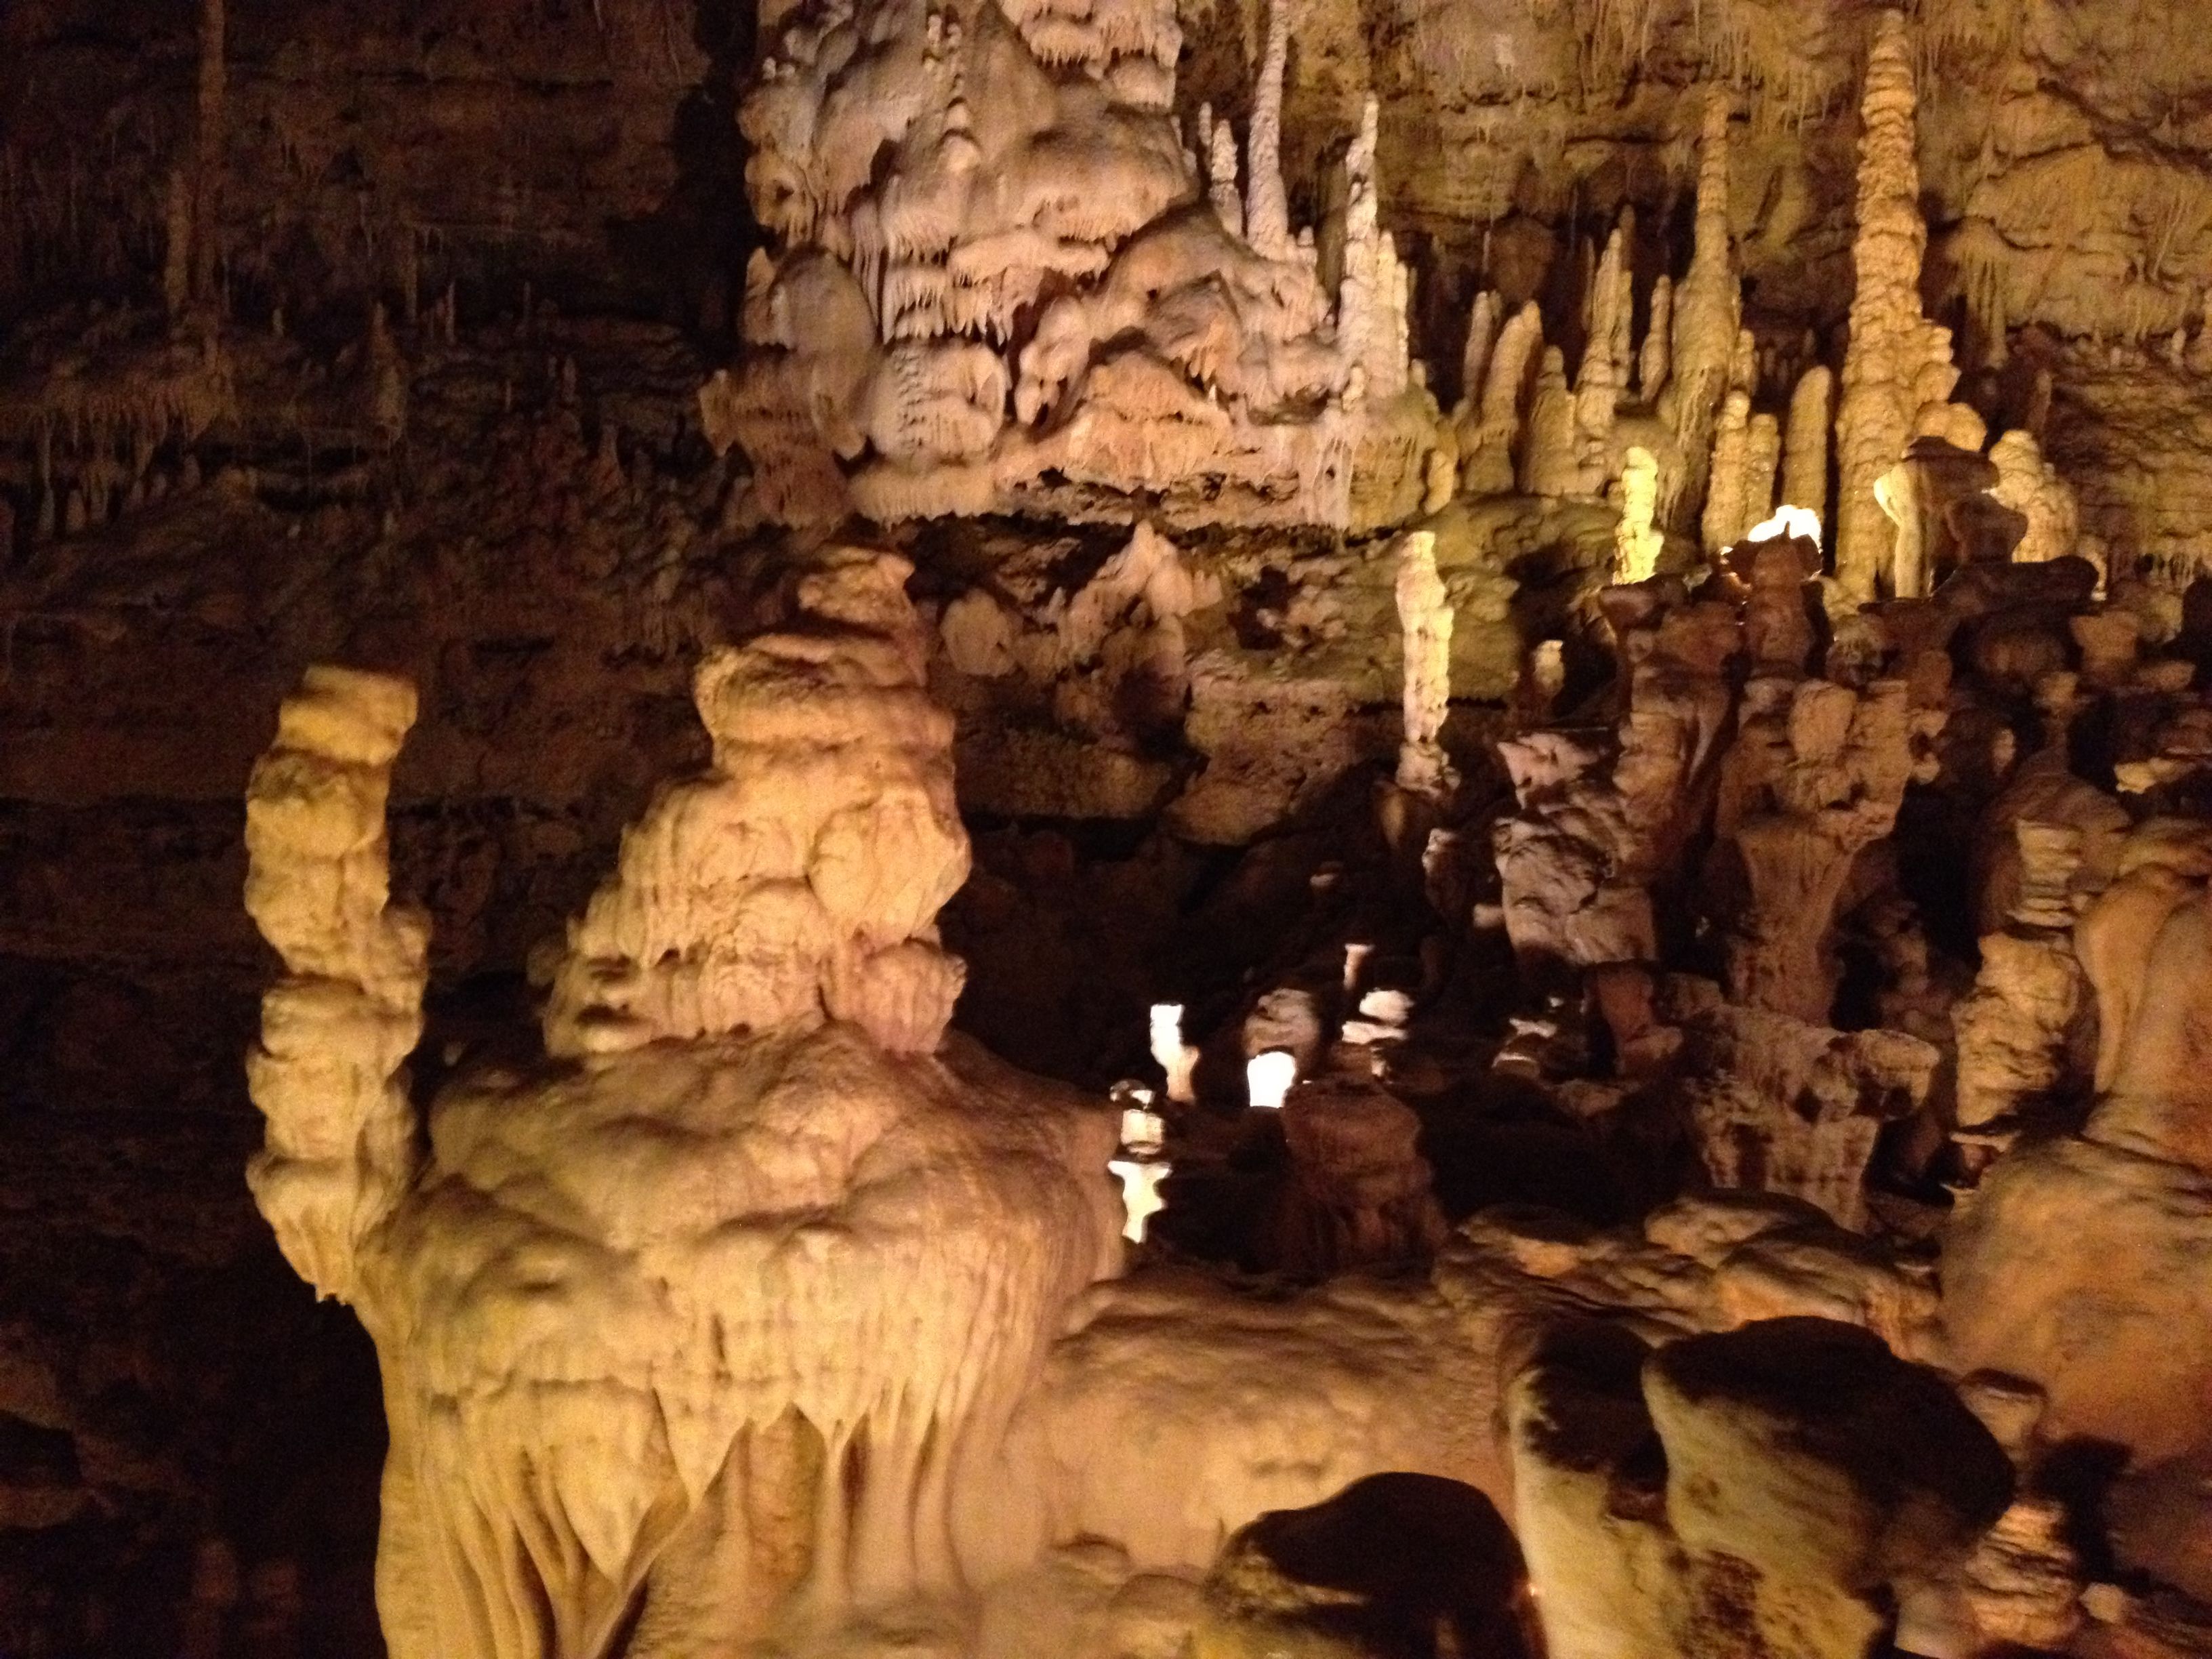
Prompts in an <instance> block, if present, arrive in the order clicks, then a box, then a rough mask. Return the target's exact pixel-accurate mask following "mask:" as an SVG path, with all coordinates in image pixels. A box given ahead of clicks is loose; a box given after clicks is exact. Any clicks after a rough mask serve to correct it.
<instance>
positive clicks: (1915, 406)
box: [1834, 11, 1959, 600]
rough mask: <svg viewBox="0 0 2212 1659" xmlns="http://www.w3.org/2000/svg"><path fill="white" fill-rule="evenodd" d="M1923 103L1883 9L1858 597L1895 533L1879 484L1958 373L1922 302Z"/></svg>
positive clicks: (1861, 417)
mask: <svg viewBox="0 0 2212 1659" xmlns="http://www.w3.org/2000/svg"><path fill="white" fill-rule="evenodd" d="M1916 104H1917V98H1916V94H1915V92H1914V88H1913V73H1912V44H1911V35H1910V32H1909V30H1908V27H1907V25H1906V23H1905V15H1904V14H1903V13H1902V12H1896V11H1886V12H1884V13H1882V14H1881V19H1880V21H1879V22H1878V23H1877V24H1876V26H1875V40H1874V47H1873V50H1872V52H1871V53H1870V55H1869V58H1868V60H1867V70H1866V88H1865V91H1864V94H1863V96H1862V98H1861V100H1860V105H1859V113H1860V119H1861V123H1862V129H1863V131H1862V133H1861V137H1860V140H1859V163H1858V168H1859V170H1858V222H1857V232H1856V234H1855V236H1854V239H1853V241H1852V244H1851V266H1852V270H1853V272H1854V273H1855V276H1856V277H1857V287H1856V289H1854V291H1853V293H1852V295H1851V314H1850V349H1848V351H1847V352H1846V353H1845V355H1844V381H1843V403H1842V406H1841V408H1840V410H1838V415H1837V421H1836V443H1837V465H1838V475H1839V477H1840V481H1841V482H1840V484H1839V492H1840V493H1839V495H1838V499H1837V502H1836V533H1835V538H1834V546H1835V559H1836V577H1837V580H1838V581H1839V582H1840V583H1841V584H1842V586H1843V588H1844V592H1846V593H1848V594H1849V595H1850V597H1852V598H1853V599H1862V600H1863V599H1872V598H1874V597H1875V592H1876V590H1877V586H1878V585H1879V583H1880V582H1881V579H1882V577H1883V575H1884V574H1885V573H1886V572H1887V570H1888V569H1889V568H1890V564H1891V549H1892V546H1893V543H1894V541H1895V536H1894V533H1893V529H1892V520H1891V519H1890V518H1889V517H1888V516H1887V515H1886V514H1885V513H1884V511H1883V508H1882V506H1881V502H1880V501H1877V500H1876V499H1875V485H1876V483H1878V482H1879V481H1880V480H1881V478H1882V477H1883V476H1884V475H1885V474H1887V473H1888V472H1889V471H1890V470H1891V469H1892V468H1893V467H1895V466H1896V465H1898V463H1899V461H1901V460H1902V459H1904V457H1905V447H1906V446H1907V445H1908V444H1909V443H1911V441H1912V438H1913V436H1914V435H1915V433H1916V432H1917V430H1919V429H1920V428H1921V423H1922V422H1923V420H1924V419H1926V418H1928V415H1927V413H1925V411H1930V410H1940V409H1941V408H1942V405H1943V404H1944V403H1945V400H1946V399H1948V398H1949V397H1950V395H1951V391H1952V388H1953V387H1954V386H1956V385H1957V384H1958V379H1959V374H1958V370H1957V369H1956V368H1954V366H1953V365H1952V362H1951V339H1950V334H1949V332H1948V331H1947V330H1945V329H1942V328H1940V327H1938V326H1936V325H1935V324H1933V323H1931V322H1929V320H1928V319H1926V318H1925V317H1924V316H1923V315H1922V314H1921V310H1920V267H1921V262H1922V259H1923V258H1924V256H1925V255H1926V252H1927V249H1928V227H1927V224H1926V222H1924V221H1923V219H1922V218H1921V216H1920V167H1919V163H1918V161H1917V158H1916V156H1915V154H1914V147H1915V143H1916V127H1915V123H1914V110H1915V107H1916Z"/></svg>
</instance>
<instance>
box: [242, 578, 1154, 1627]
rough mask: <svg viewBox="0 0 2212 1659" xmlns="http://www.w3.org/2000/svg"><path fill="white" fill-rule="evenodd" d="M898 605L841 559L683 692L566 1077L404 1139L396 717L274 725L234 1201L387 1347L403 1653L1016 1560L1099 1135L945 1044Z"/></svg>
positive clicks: (369, 693) (917, 657)
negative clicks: (1018, 1440) (1012, 1480)
mask: <svg viewBox="0 0 2212 1659" xmlns="http://www.w3.org/2000/svg"><path fill="white" fill-rule="evenodd" d="M904 574H905V567H904V565H903V563H902V562H901V561H898V560H896V559H894V558H891V557H889V556H878V555H869V554H860V553H852V552H845V553H836V554H832V555H831V556H829V557H828V558H827V559H826V560H824V561H823V562H821V563H819V564H818V565H817V567H816V568H814V569H812V570H811V571H810V572H808V573H807V574H805V575H803V576H802V577H801V578H800V579H799V582H798V586H797V614H796V615H795V616H794V617H793V619H792V621H791V622H790V623H789V624H788V625H787V626H786V627H783V628H781V629H775V630H772V631H769V632H767V633H764V634H762V635H758V636H757V637H755V638H753V639H752V640H750V641H748V642H747V643H745V644H744V645H742V646H739V647H736V648H734V649H726V650H722V651H718V652H715V653H711V654H710V655H709V656H708V658H707V659H706V660H705V661H704V662H703V663H702V665H701V666H700V669H699V671H698V675H697V678H696V692H697V700H698V704H699V710H700V714H701V717H702V720H704V721H705V723H706V725H707V727H708V732H709V733H710V735H711V736H712V737H713V738H714V760H713V763H712V764H711V765H710V766H709V768H708V770H707V771H706V772H705V773H704V774H702V775H700V776H699V777H696V778H694V779H690V780H687V781H682V782H679V783H676V784H673V785H671V786H669V787H666V788H665V789H664V790H663V791H662V792H661V793H660V794H659V797H658V798H657V799H655V801H654V802H653V805H652V806H651V808H650V809H649V810H648V811H647V814H646V816H645V817H644V819H643V821H642V822H641V824H640V825H639V826H638V827H637V828H636V829H634V830H633V831H632V832H631V833H630V835H629V837H628V838H627V840H626V842H625V844H624V847H623V856H622V862H621V867H620V870H619V872H618V873H617V876H616V878H614V879H613V880H612V881H611V882H610V883H609V884H607V885H606V886H605V887H604V888H603V889H602V890H600V892H599V894H598V895H597V896H595V897H594V899H593V900H592V904H591V906H590V907H589V908H588V909H587V910H586V914H585V915H584V916H583V918H582V919H581V920H580V921H579V922H577V923H576V924H575V926H574V927H573V929H572V931H571V933H570V938H569V942H568V952H567V955H566V957H565V958H564V960H563V962H562V966H561V969H560V970H559V973H558V975H557V976H556V981H555V984H554V990H553V996H552V1000H551V1006H550V1008H549V1011H548V1012H547V1016H546V1020H545V1038H546V1048H547V1049H548V1051H549V1055H550V1058H549V1059H548V1060H545V1061H544V1062H542V1063H539V1064H538V1065H534V1066H489V1067H486V1068H482V1069H478V1070H475V1071H472V1072H467V1073H463V1074H462V1075H461V1076H460V1077H459V1079H457V1080H456V1081H455V1082H454V1083H453V1085H450V1086H449V1087H448V1088H447V1089H446V1090H445V1091H443V1092H442V1093H441V1096H440V1097H439V1098H438V1100H437V1101H436V1103H435V1104H434V1106H433V1107H432V1109H431V1111H430V1115H429V1119H428V1124H427V1126H418V1125H417V1124H416V1121H415V1117H414V1114H413V1112H412V1110H411V1109H410V1106H409V1104H408V1098H407V1095H406V1091H405V1080H404V1075H403V1073H401V1070H400V1068H401V1066H402V1065H403V1062H404V1057H405V1055H406V1053H407V1051H408V1049H409V1048H410V1046H411V1044H412V1042H414V1040H415V1037H416V1034H417V1033H418V1031H419V1030H420V1022H421V1018H422V1016H421V991H422V982H423V967H422V963H423V952H424V946H425V944H426V935H427V930H426V927H425V924H424V921H423V920H422V916H421V915H419V913H416V912H414V911H411V910H409V909H406V908H403V907H398V906H394V905H392V904H391V903H390V902H388V897H387V884H386V843H385V839H384V803H385V796H386V789H387V787H388V779H389V776H390V768H391V764H392V759H393V757H394V756H395V754H396V753H397V751H398V746H399V743H400V740H401V738H402V737H403V735H404V732H405V731H406V728H407V726H408V725H409V723H410V719H411V717H412V714H413V712H414V708H413V704H414V698H413V693H412V691H411V690H410V688H408V687H407V686H406V685H405V684H404V683H402V682H399V681H396V680H392V679H386V678H380V677H376V676H370V675H361V674H351V673H347V672H344V671H336V670H322V669H319V670H315V671H311V672H310V674H309V675H308V678H307V683H306V684H305V686H304V687H303V689H302V690H301V693H300V694H299V695H298V696H295V697H294V698H292V699H291V700H290V701H289V702H287V703H286V705H285V708H284V712H283V719H282V722H281V725H280V729H279V732H278V736H277V740H276V745H275V746H274V747H273V748H272V749H271V750H270V752H269V754H268V755H267V756H266V757H264V760H263V761H262V763H261V764H260V765H259V767H258V768H257V769H256V771H255V773H254V776H253V781H252V787H251V791H250V795H249V805H248V832H247V833H248V845H249V850H250V853H251V874H250V876H249V880H248V890H247V897H248V904H249V906H250V908H251V909H252V913H253V915H254V917H255V920H256V921H257V922H258V925H259V926H260V927H261V928H262V930H263V932H264V934H265V935H266V936H267V937H268V939H270V942H271V943H272V944H274V945H276V948H277V950H278V952H279V953H280V955H282V956H283V959H284V963H285V967H286V970H287V973H286V977H285V978H284V980H283V981H282V982H281V983H279V984H278V985H277V986H276V987H275V988H274V989H273V990H271V991H270V994H269V996H268V999H267V1003H266V1006H265V1012H264V1028H263V1039H262V1043H261V1046H260V1047H259V1048H258V1049H257V1050H256V1052H255V1054H254V1055H253V1057H252V1063H251V1076H252V1090H253V1095H254V1098H255V1100H256V1102H257V1103H258V1104H259V1105H260V1106H261V1108H262V1109H263V1110H264V1113H265V1114H266V1115H267V1116H268V1119H269V1142H268V1146H267V1149H266V1150H265V1151H264V1152H263V1153H262V1154H261V1155H260V1156H259V1157H258V1158H257V1159H256V1160H255V1164H254V1167H253V1177H252V1178H253V1187H254V1191H255V1194H256V1196H257V1198H258V1200H259V1202H260V1204H261V1206H262V1208H263V1210H264V1213H265V1214H267V1216H268V1217H269V1218H270V1222H271V1223H272V1225H274V1226H275V1227H276V1233H277V1237H278V1239H279V1241H280V1243H282V1244H283V1248H284V1250H285V1253H286V1255H287V1256H288V1257H289V1259H290V1261H292V1262H293V1264H294V1266H295V1267H297V1268H298V1269H299V1270H300V1272H301V1273H302V1274H303V1275H304V1276H306V1277H307V1279H309V1280H310V1281H311V1282H312V1283H313V1284H314V1285H315V1286H316V1287H317V1288H318V1289H319V1291H323V1292H324V1293H325V1294H329V1295H334V1296H337V1297H342V1298H343V1299H344V1300H346V1301H347V1302H349V1304H351V1305H352V1306H353V1307H354V1308H355V1310H356V1311H357V1312H358V1313H359V1315H360V1316H361V1318H362V1322H363V1324H364V1325H366V1326H367V1327H368V1330H369V1333H370V1334H371V1335H372V1336H373V1337H374V1339H375V1340H376V1344H377V1349H378V1353H379V1357H380V1360H381V1362H382V1365H383V1370H384V1380H385V1399H386V1415H387V1419H388V1421H389V1424H390V1427H391V1435H392V1445H391V1452H390V1455H389V1457H388V1459H387V1461H386V1470H385V1482H384V1527H383V1533H382V1536H381V1539H380V1547H379V1567H378V1597H379V1606H380V1613H381V1615H382V1618H383V1621H384V1626H385V1632H386V1639H387V1641H388V1643H389V1644H390V1646H391V1649H392V1652H393V1654H394V1655H395V1656H396V1659H537V1656H555V1655H558V1656H562V1659H592V1656H596V1655H598V1654H599V1653H600V1652H601V1651H602V1650H603V1649H604V1647H605V1644H606V1643H607V1641H608V1640H609V1639H610V1638H611V1634H612V1632H615V1631H616V1630H617V1629H618V1628H624V1627H627V1628H628V1629H629V1637H628V1644H627V1645H626V1646H625V1647H624V1649H623V1651H624V1652H625V1653H626V1654H628V1655H629V1656H632V1659H644V1656H650V1655H676V1654H684V1655H693V1654H696V1653H699V1652H702V1651H704V1650H709V1649H719V1648H720V1647H721V1646H726V1645H734V1644H740V1643H742V1642H743V1641H744V1640H746V1639H749V1638H754V1637H757V1636H759V1635H762V1634H763V1633H765V1632H767V1631H768V1630H769V1628H770V1627H771V1626H774V1625H775V1623H776V1622H777V1621H778V1620H792V1619H803V1618H805V1617H806V1616H808V1615H810V1614H811V1615H821V1616H835V1615H836V1614H838V1613H841V1612H842V1611H843V1610H844V1609H845V1608H847V1607H850V1606H854V1605H865V1604H866V1603H869V1602H871V1601H878V1600H881V1599H884V1598H887V1597H894V1596H898V1595H908V1594H911V1593H913V1592H915V1591H917V1590H931V1589H938V1590H942V1589H951V1588H954V1587H956V1586H957V1585H958V1584H959V1583H961V1582H963V1578H965V1577H968V1576H969V1575H971V1574H974V1573H977V1572H981V1571H989V1570H991V1569H993V1568H994V1567H996V1566H998V1565H1001V1564H1002V1563H1003V1562H1004V1561H1005V1560H1006V1559H1009V1558H1010V1557H1011V1558H1012V1559H1022V1557H1023V1555H1024V1551H1025V1549H1027V1548H1031V1547H1034V1542H1035V1541H1034V1537H1033V1535H1032V1532H1033V1529H1032V1528H1031V1527H1030V1522H1029V1521H1028V1519H1027V1517H1026V1516H1025V1515H1024V1513H1023V1512H1022V1511H1021V1510H1019V1509H1018V1507H1011V1508H1010V1507H1009V1504H1008V1500H1007V1498H1006V1489H1005V1487H1004V1485H1003V1482H1002V1481H1001V1480H1000V1478H999V1477H998V1475H997V1474H995V1470H996V1468H997V1463H998V1459H999V1456H1000V1431H1001V1429H1002V1426H1003V1425H1004V1424H1005V1423H1006V1420H1007V1419H1008V1417H1009V1415H1010V1413H1012V1410H1013V1407H1014V1405H1015V1403H1016V1401H1017V1399H1018V1396H1019V1395H1020V1394H1021V1392H1022V1390H1023V1389H1024V1387H1025V1385H1026V1384H1027V1383H1028V1381H1029V1379H1030V1376H1032V1374H1033V1373H1034V1371H1035V1370H1036V1366H1037V1364H1039V1362H1040V1361H1041V1359H1042V1354H1043V1350H1044V1346H1045V1345H1046V1343H1047V1342H1048V1340H1050V1338H1051V1336H1052V1334H1053V1333H1054V1329H1055V1328H1056V1327H1057V1324H1058V1322H1059V1319H1060V1310H1061V1309H1062V1307H1063V1306H1064V1305H1065V1304H1066V1302H1067V1301H1068V1299H1069V1298H1070V1297H1073V1295H1074V1294H1075V1292H1076V1291H1079V1290H1080V1289H1081V1288H1082V1286H1084V1285H1085V1284H1087V1283H1089V1282H1090V1281H1091V1280H1092V1279H1096V1278H1097V1277H1099V1276H1100V1275H1101V1274H1103V1273H1109V1272H1111V1271H1113V1269H1114V1267H1115V1264H1116V1262H1117V1260H1118V1249H1119V1245H1118V1243H1117V1235H1118V1233H1119V1231H1120V1228H1121V1214H1120V1206H1119V1204H1118V1203H1117V1202H1116V1201H1115V1197H1114V1194H1113V1189H1112V1188H1111V1186H1110V1184H1109V1182H1107V1180H1106V1176H1105V1167H1106V1162H1107V1159H1108V1158H1109V1156H1110V1154H1111V1153H1112V1152H1113V1149H1114V1145H1115V1133H1116V1124H1115V1121H1114V1117H1113V1115H1112V1113H1111V1112H1110V1111H1109V1110H1108V1109H1105V1108H1104V1107H1103V1103H1102V1104H1101V1105H1099V1106H1098V1107H1097V1108H1095V1109H1089V1108H1086V1105H1085V1103H1084V1102H1082V1101H1081V1100H1080V1099H1079V1098H1078V1097H1073V1096H1072V1095H1071V1094H1069V1093H1068V1092H1067V1091H1063V1090H1060V1089H1057V1088H1055V1087H1054V1086H1053V1085H1046V1084H1042V1083H1039V1082H1036V1081H1035V1080H1033V1079H1027V1078H1024V1077H1022V1076H1020V1075H1018V1074H1017V1073H1012V1072H1011V1071H1009V1070H1008V1069H1007V1068H1006V1067H1004V1066H1000V1065H999V1064H998V1063H997V1062H995V1061H994V1060H991V1059H990V1058H989V1057H988V1056H987V1055H986V1054H983V1053H982V1052H981V1050H979V1049H977V1048H975V1047H974V1046H973V1045H972V1044H969V1043H967V1042H964V1041H962V1040H959V1039H950V1040H948V1039H945V1037H944V1027H945V1018H946V1016H947V1014H948V1013H949V1012H950V1008H951V997H952V994H953V992H954V991H955V990H956V989H957V986H958V983H959V977H960V975H959V969H958V965H957V963H954V962H953V961H952V960H951V958H949V957H946V956H945V953H944V952H943V951H941V950H939V947H938V946H937V945H936V943H935V929H934V926H933V916H934V914H935V912H936V910H937V908H938V906H939V904H940V903H941V902H943V901H944V900H945V897H946V896H948V895H949V894H950V893H951V891H952V890H953V889H954V888H955V887H956V886H957V885H958V884H959V882H960V880H961V879H962V878H963V875H964V873H965V872H966V869H967V862H968V852H967V840H966V836H964V834H963V831H962V829H961V827H960V823H959V820H958V818H957V816H956V815H955V813H954V811H953V809H952V797H951V761H950V744H951V720H950V719H949V717H947V716H945V714H941V713H940V712H939V711H938V710H937V709H936V708H933V706H932V705H931V703H930V702H929V701H928V700H927V696H926V695H925V693H924V692H923V690H922V688H921V673H922V650H921V635H920V630H919V627H918V624H917V622H916V619H915V615H914V612H913V611H912V609H911V608H910V607H909V605H908V603H907V600H906V599H905V596H904V594H903V592H902V587H901V583H902V579H903V577H904ZM423 1127H427V1133H422V1128H423Z"/></svg>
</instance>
